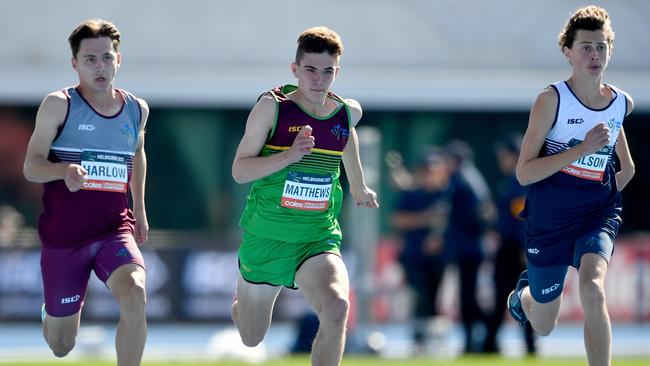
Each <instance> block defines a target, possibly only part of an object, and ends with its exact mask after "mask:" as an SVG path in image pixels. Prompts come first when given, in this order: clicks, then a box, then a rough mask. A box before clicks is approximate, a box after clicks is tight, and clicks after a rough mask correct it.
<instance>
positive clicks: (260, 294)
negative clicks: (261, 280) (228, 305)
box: [237, 274, 282, 328]
mask: <svg viewBox="0 0 650 366" xmlns="http://www.w3.org/2000/svg"><path fill="white" fill-rule="evenodd" d="M281 289H282V287H280V286H271V285H267V284H257V283H250V282H247V281H246V280H245V279H244V278H243V277H242V276H241V274H239V275H238V278H237V317H238V320H237V324H238V326H240V327H247V328H250V327H255V328H259V327H268V324H269V322H270V320H271V315H272V314H273V305H274V304H275V299H276V298H277V297H278V294H279V293H280V290H281Z"/></svg>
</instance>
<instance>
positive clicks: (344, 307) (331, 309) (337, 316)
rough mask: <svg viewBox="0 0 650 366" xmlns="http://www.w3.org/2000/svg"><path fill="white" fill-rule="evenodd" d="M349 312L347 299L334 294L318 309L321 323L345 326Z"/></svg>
mask: <svg viewBox="0 0 650 366" xmlns="http://www.w3.org/2000/svg"><path fill="white" fill-rule="evenodd" d="M349 312H350V301H349V299H347V298H345V297H342V296H335V297H334V298H332V299H331V300H330V301H328V302H327V303H326V304H325V306H323V308H322V309H321V311H320V314H318V315H319V318H320V319H321V322H322V323H328V324H332V325H337V326H345V323H346V322H347V320H348V314H349Z"/></svg>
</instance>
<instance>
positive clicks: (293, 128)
mask: <svg viewBox="0 0 650 366" xmlns="http://www.w3.org/2000/svg"><path fill="white" fill-rule="evenodd" d="M301 128H302V125H300V126H289V133H295V132H298V131H300V129H301Z"/></svg>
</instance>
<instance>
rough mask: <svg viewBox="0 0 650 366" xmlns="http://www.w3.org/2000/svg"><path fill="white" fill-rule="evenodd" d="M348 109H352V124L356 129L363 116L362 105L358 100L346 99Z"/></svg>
mask: <svg viewBox="0 0 650 366" xmlns="http://www.w3.org/2000/svg"><path fill="white" fill-rule="evenodd" d="M345 103H347V105H348V108H349V109H350V118H351V119H352V120H351V121H350V124H351V125H352V126H353V127H354V126H356V125H357V123H359V121H360V120H361V117H362V116H363V109H361V104H359V102H358V101H357V100H356V99H346V100H345Z"/></svg>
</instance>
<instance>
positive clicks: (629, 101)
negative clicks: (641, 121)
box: [619, 89, 634, 116]
mask: <svg viewBox="0 0 650 366" xmlns="http://www.w3.org/2000/svg"><path fill="white" fill-rule="evenodd" d="M619 91H621V92H622V93H623V95H624V96H625V100H626V104H627V113H626V114H625V115H626V116H629V115H630V113H632V111H633V110H634V99H632V96H631V95H630V94H629V93H628V92H626V91H625V90H621V89H619Z"/></svg>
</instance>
